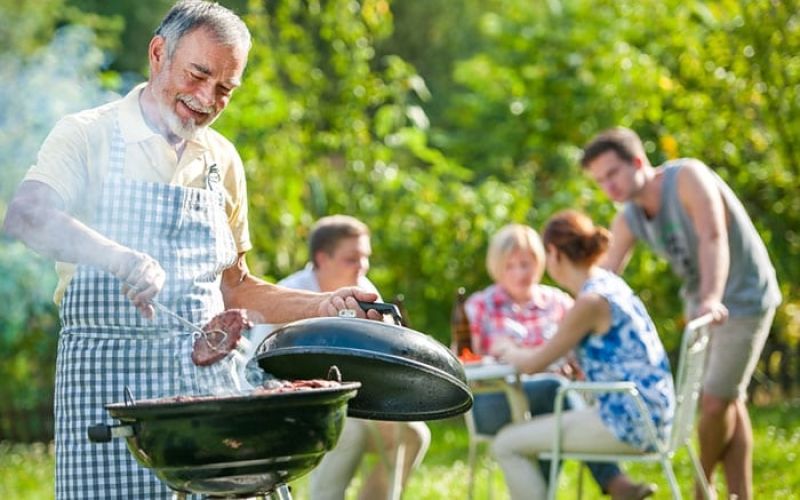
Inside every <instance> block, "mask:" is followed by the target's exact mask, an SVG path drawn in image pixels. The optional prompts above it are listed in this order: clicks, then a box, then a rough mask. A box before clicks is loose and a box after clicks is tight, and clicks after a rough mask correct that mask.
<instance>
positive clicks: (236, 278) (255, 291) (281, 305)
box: [222, 255, 324, 323]
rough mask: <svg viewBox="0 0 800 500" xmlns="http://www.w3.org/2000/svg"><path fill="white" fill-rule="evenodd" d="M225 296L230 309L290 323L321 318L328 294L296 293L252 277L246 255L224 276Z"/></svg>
mask: <svg viewBox="0 0 800 500" xmlns="http://www.w3.org/2000/svg"><path fill="white" fill-rule="evenodd" d="M222 295H223V297H224V300H225V307H226V308H227V309H234V308H235V309H248V310H250V311H255V312H257V313H258V314H260V315H261V316H262V318H253V319H254V320H256V321H258V322H264V323H287V322H289V321H296V320H298V319H303V318H311V317H315V316H319V315H320V314H319V306H320V303H321V302H322V296H323V295H324V294H320V293H314V292H308V291H305V290H294V289H289V288H284V287H279V286H277V285H273V284H272V283H268V282H266V281H264V280H262V279H260V278H257V277H255V276H253V275H252V274H250V272H249V271H248V270H247V266H246V265H244V256H243V255H241V256H240V257H239V262H238V263H237V265H235V266H234V267H233V268H231V269H228V270H226V271H225V272H224V273H223V276H222Z"/></svg>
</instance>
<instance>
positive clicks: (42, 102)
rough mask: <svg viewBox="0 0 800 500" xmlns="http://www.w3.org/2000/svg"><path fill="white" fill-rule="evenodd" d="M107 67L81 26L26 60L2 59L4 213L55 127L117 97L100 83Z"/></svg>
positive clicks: (88, 32) (0, 130)
mask: <svg viewBox="0 0 800 500" xmlns="http://www.w3.org/2000/svg"><path fill="white" fill-rule="evenodd" d="M106 63H107V57H106V55H105V54H104V53H103V52H102V51H101V50H100V49H99V48H97V47H96V45H95V36H94V33H92V31H91V30H89V29H88V28H85V27H82V26H65V27H63V28H61V29H59V30H58V31H57V32H56V33H55V35H54V37H53V40H52V41H51V42H50V43H49V44H48V45H47V46H45V47H43V48H42V49H40V50H39V51H37V52H36V53H34V54H33V55H31V56H29V57H27V58H22V57H19V56H17V55H15V54H9V53H5V54H0V168H1V169H2V172H3V176H2V180H1V181H0V200H2V202H3V203H2V205H3V212H5V205H6V204H7V203H8V201H9V199H10V197H11V196H12V195H13V192H14V189H15V188H16V186H17V185H18V184H19V182H20V181H21V180H22V177H23V176H24V175H25V172H26V171H27V169H28V168H29V167H30V165H31V164H32V163H33V162H34V161H35V159H36V151H37V150H38V148H39V146H40V145H41V143H42V141H43V140H44V138H45V136H46V135H47V133H48V132H49V131H50V129H51V128H52V127H53V125H54V124H55V122H56V121H57V120H58V119H59V118H61V117H62V116H64V115H66V114H68V113H72V112H75V111H79V110H81V109H85V108H90V107H93V106H97V105H99V104H102V103H104V102H107V101H109V100H111V99H113V98H115V97H116V95H115V94H114V93H113V92H110V91H108V90H106V89H104V88H103V86H102V84H101V73H102V69H103V67H104V66H105V65H106ZM0 215H4V213H3V214H0Z"/></svg>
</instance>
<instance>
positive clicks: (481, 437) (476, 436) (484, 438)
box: [464, 410, 494, 500]
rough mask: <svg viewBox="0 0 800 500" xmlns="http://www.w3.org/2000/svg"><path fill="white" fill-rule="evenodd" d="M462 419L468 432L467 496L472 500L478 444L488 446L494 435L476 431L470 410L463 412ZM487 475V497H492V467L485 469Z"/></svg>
mask: <svg viewBox="0 0 800 500" xmlns="http://www.w3.org/2000/svg"><path fill="white" fill-rule="evenodd" d="M464 421H465V422H466V424H467V431H468V434H469V451H468V466H469V486H468V490H467V491H468V496H467V498H468V499H469V500H472V499H473V498H474V496H475V475H476V473H477V468H478V447H479V446H480V445H486V446H488V445H489V444H490V443H491V442H492V439H494V435H492V434H481V433H480V432H478V429H477V427H476V425H475V418H474V416H473V414H472V410H470V411H468V412H467V413H465V414H464ZM486 473H487V476H488V481H487V489H488V492H489V499H490V500H491V498H492V467H491V465H490V466H489V468H488V470H487V471H486Z"/></svg>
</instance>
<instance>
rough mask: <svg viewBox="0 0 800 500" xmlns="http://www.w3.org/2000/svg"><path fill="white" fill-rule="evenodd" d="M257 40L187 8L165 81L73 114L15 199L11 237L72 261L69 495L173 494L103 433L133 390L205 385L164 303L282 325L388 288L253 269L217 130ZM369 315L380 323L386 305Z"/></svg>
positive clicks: (65, 338) (182, 311) (177, 24)
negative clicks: (94, 432) (309, 285)
mask: <svg viewBox="0 0 800 500" xmlns="http://www.w3.org/2000/svg"><path fill="white" fill-rule="evenodd" d="M250 45H251V41H250V34H249V32H248V30H247V27H246V26H245V25H244V23H243V22H242V20H241V19H240V18H239V17H237V16H236V15H235V14H234V13H233V12H231V11H229V10H227V9H226V8H224V7H222V6H220V5H218V4H216V3H211V2H206V1H203V0H185V1H181V2H179V3H177V4H176V5H175V6H174V7H173V8H172V9H171V10H170V11H169V13H168V14H167V15H166V17H165V18H164V20H163V21H162V23H161V25H160V26H159V27H158V29H157V30H156V32H155V35H154V36H153V38H152V40H151V41H150V46H149V50H148V56H149V63H150V78H149V80H148V82H146V83H144V84H142V85H140V86H138V87H136V88H134V89H133V90H132V91H131V92H130V93H129V94H128V95H126V96H125V97H123V98H122V99H120V100H118V101H115V102H112V103H109V104H106V105H104V106H100V107H98V108H94V109H90V110H86V111H82V112H80V113H77V114H74V115H70V116H67V117H65V118H63V119H62V120H61V121H60V122H59V123H58V124H57V125H56V126H55V128H54V129H53V130H52V132H51V133H50V135H49V136H48V137H47V139H46V140H45V142H44V144H43V145H42V147H41V150H40V151H39V155H38V159H37V162H36V165H34V166H33V167H31V169H30V170H29V172H28V174H27V176H26V177H25V179H24V181H23V182H22V184H21V185H20V187H19V189H18V191H17V193H16V194H15V197H14V198H13V200H12V201H11V203H10V204H9V206H8V211H7V215H6V220H5V223H4V229H5V231H6V232H7V233H8V234H10V235H11V236H14V237H16V238H18V239H20V240H22V241H23V242H25V243H26V244H27V245H28V246H30V247H31V248H33V249H34V250H36V251H38V252H41V253H42V254H44V255H47V256H50V257H52V258H54V259H55V260H56V261H57V272H58V275H59V284H58V288H57V290H56V294H55V300H56V302H57V303H58V304H59V306H60V318H61V323H62V329H61V332H60V335H59V346H58V359H57V370H56V394H55V418H56V437H55V439H56V497H57V498H59V499H77V498H79V499H82V500H84V499H90V498H97V499H111V498H147V499H155V498H170V497H171V493H170V492H169V491H168V490H167V488H166V487H165V486H164V485H163V484H162V483H161V482H160V481H159V480H158V479H157V478H156V477H155V476H154V475H153V474H152V473H151V472H150V471H149V469H145V468H143V467H141V466H139V465H138V464H137V463H136V462H135V461H134V460H133V458H132V456H131V455H130V454H129V453H128V450H127V449H126V447H125V444H124V442H123V441H122V440H114V441H112V443H109V444H105V445H92V444H90V443H89V442H88V440H87V438H86V429H87V427H88V426H89V425H91V424H95V423H98V422H104V421H105V422H107V423H111V422H110V420H109V417H108V416H107V414H106V412H105V410H104V407H103V405H105V404H106V403H110V402H114V401H118V400H120V399H121V398H122V395H123V389H124V388H125V387H130V389H131V391H132V392H133V394H134V395H135V396H136V397H138V398H154V397H163V396H170V395H175V394H186V393H193V392H197V391H198V387H199V386H198V384H199V382H198V381H199V379H200V376H201V374H200V373H199V370H198V368H197V367H195V366H194V365H193V364H192V362H191V361H190V355H191V350H192V335H191V333H192V332H190V331H186V330H185V329H182V328H181V325H180V324H178V323H175V322H174V321H171V320H170V318H169V317H167V316H165V315H159V316H158V317H156V316H155V314H154V313H155V311H154V308H153V304H152V301H153V300H154V299H156V298H157V299H158V301H160V302H161V303H162V304H164V305H166V306H167V307H169V308H170V309H172V310H173V311H174V312H176V313H177V314H179V315H181V316H183V318H185V319H186V320H188V321H190V322H192V323H194V324H196V325H203V324H205V323H206V322H207V321H208V320H209V319H211V318H212V317H213V316H215V315H216V314H218V313H219V312H221V311H222V310H223V309H227V308H246V309H250V310H255V311H257V312H258V313H260V314H262V315H263V316H264V318H265V320H267V321H269V322H274V323H278V322H286V321H292V320H296V319H300V318H305V317H312V316H324V315H335V314H337V313H338V311H339V310H341V309H344V308H348V309H353V310H355V311H357V315H359V316H360V317H364V314H363V312H360V308H359V307H358V304H357V303H356V299H359V300H366V301H374V300H375V299H376V298H377V295H376V294H374V293H370V292H365V291H361V290H358V289H357V288H347V289H341V290H337V291H335V292H328V293H310V292H301V291H292V290H288V289H285V288H281V287H277V286H274V285H271V284H268V283H266V282H264V281H262V280H260V279H258V278H256V277H254V276H252V275H251V274H250V273H249V271H248V268H247V264H246V262H245V257H244V256H245V252H246V251H247V250H249V249H250V248H251V244H250V239H249V234H248V225H247V196H246V185H245V177H244V170H243V168H242V162H241V159H240V158H239V155H238V154H237V152H236V150H235V149H234V147H233V145H232V144H231V143H230V142H228V141H227V140H226V139H224V138H223V137H222V136H221V135H219V134H218V133H216V132H215V131H213V130H211V129H210V128H209V125H211V123H212V122H213V121H214V120H215V119H216V118H217V117H218V116H219V114H220V113H221V112H222V110H223V109H225V107H226V106H227V105H228V102H229V101H230V99H231V95H232V93H233V91H234V90H235V89H236V88H237V87H238V86H239V85H240V84H241V79H242V73H243V71H244V68H245V64H246V61H247V55H248V51H249V49H250ZM369 316H370V317H372V318H373V319H378V318H379V317H380V315H379V314H378V313H377V312H376V311H369Z"/></svg>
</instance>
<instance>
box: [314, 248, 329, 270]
mask: <svg viewBox="0 0 800 500" xmlns="http://www.w3.org/2000/svg"><path fill="white" fill-rule="evenodd" d="M329 257H330V256H329V255H328V254H327V253H325V251H324V250H317V251H316V253H315V254H314V255H313V256H312V258H311V263H312V264H313V265H314V268H315V269H319V268H320V266H321V265H323V264H324V263H325V262H326V260H327V259H328V258H329Z"/></svg>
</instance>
